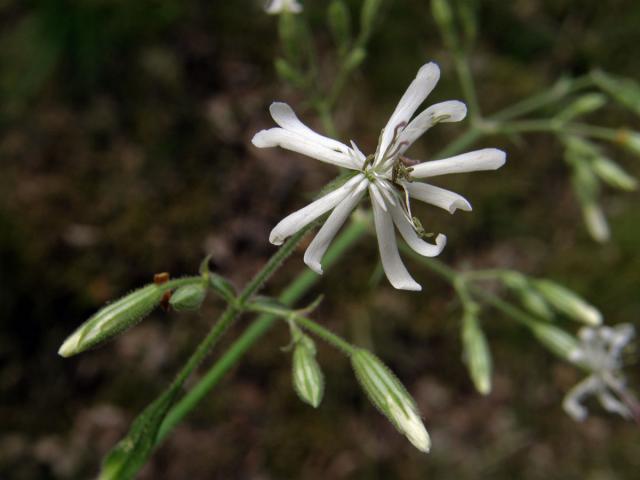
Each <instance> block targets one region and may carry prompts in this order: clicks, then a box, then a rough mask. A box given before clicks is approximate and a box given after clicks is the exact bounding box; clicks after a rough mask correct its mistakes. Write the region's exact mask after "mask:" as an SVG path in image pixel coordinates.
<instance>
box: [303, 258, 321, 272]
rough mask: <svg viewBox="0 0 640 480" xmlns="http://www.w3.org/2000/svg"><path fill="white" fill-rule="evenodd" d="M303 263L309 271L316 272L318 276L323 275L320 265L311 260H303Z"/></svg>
mask: <svg viewBox="0 0 640 480" xmlns="http://www.w3.org/2000/svg"><path fill="white" fill-rule="evenodd" d="M304 263H306V264H307V267H309V268H310V269H311V270H313V271H314V272H316V273H317V274H318V275H322V274H323V273H324V272H323V270H322V265H320V262H314V261H312V260H307V259H306V258H305V259H304Z"/></svg>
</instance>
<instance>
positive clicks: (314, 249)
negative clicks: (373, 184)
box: [304, 181, 367, 275]
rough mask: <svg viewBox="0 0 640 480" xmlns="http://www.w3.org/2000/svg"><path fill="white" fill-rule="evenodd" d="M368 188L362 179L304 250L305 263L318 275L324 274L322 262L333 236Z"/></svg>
mask: <svg viewBox="0 0 640 480" xmlns="http://www.w3.org/2000/svg"><path fill="white" fill-rule="evenodd" d="M366 188H367V182H365V181H361V182H360V184H359V185H358V186H357V187H356V188H355V190H354V191H353V192H351V194H349V196H348V197H347V198H345V199H344V200H343V201H342V202H340V204H339V205H338V206H337V207H336V208H335V209H334V210H333V212H331V215H329V218H327V221H326V222H324V225H323V226H322V228H321V229H320V231H319V232H318V234H317V235H316V236H315V238H314V239H313V240H312V241H311V243H310V244H309V246H308V247H307V250H306V251H305V252H304V263H306V264H307V265H308V266H309V268H310V269H311V270H313V271H314V272H316V273H317V274H318V275H322V265H321V264H320V262H321V261H322V257H323V256H324V254H325V252H326V251H327V248H329V244H330V243H331V240H333V237H335V236H336V234H337V233H338V230H340V227H341V226H342V225H343V224H344V222H345V221H346V220H347V218H348V217H349V215H350V214H351V212H352V211H353V209H354V208H355V207H356V206H357V205H358V203H359V202H360V199H362V196H363V195H364V191H365V189H366Z"/></svg>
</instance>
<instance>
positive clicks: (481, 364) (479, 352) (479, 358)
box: [462, 311, 491, 395]
mask: <svg viewBox="0 0 640 480" xmlns="http://www.w3.org/2000/svg"><path fill="white" fill-rule="evenodd" d="M462 346H463V348H464V356H465V361H466V364H467V367H468V369H469V374H470V375H471V380H473V384H474V385H475V387H476V390H478V392H480V393H481V394H483V395H487V394H488V393H489V392H491V353H490V352H489V345H488V343H487V338H486V336H485V334H484V332H483V331H482V328H481V327H480V322H479V321H478V318H477V317H476V315H475V313H474V312H473V311H466V312H465V314H464V317H463V318H462Z"/></svg>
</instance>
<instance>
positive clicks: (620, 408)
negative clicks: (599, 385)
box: [598, 388, 632, 418]
mask: <svg viewBox="0 0 640 480" xmlns="http://www.w3.org/2000/svg"><path fill="white" fill-rule="evenodd" d="M598 400H600V405H602V407H603V408H604V409H605V410H606V411H607V412H611V413H617V414H618V415H620V416H621V417H623V418H631V417H632V414H631V410H629V408H628V407H627V406H626V405H625V404H624V403H622V402H621V401H620V400H618V399H617V398H616V397H614V396H613V395H612V394H611V393H610V392H609V391H607V390H606V389H604V388H603V389H602V390H600V391H599V392H598Z"/></svg>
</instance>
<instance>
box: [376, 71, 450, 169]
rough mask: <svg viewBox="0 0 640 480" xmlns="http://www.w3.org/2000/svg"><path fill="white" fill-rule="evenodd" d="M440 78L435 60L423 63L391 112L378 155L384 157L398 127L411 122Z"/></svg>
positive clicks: (378, 159) (377, 159)
mask: <svg viewBox="0 0 640 480" xmlns="http://www.w3.org/2000/svg"><path fill="white" fill-rule="evenodd" d="M439 79H440V68H438V65H436V64H435V63H433V62H430V63H427V64H425V65H423V66H422V67H421V68H420V70H418V74H417V75H416V78H415V79H414V80H413V81H412V82H411V84H410V85H409V87H408V88H407V91H406V92H405V93H404V95H403V96H402V98H401V99H400V101H399V102H398V106H397V107H396V109H395V110H394V111H393V113H392V114H391V117H390V118H389V121H388V122H387V125H386V126H385V127H384V131H383V132H382V138H381V139H380V145H378V157H382V156H383V155H384V154H385V152H386V150H387V148H388V147H389V145H390V144H391V141H392V140H393V136H394V134H395V133H397V132H396V127H397V126H398V125H399V124H401V123H402V122H406V123H409V120H411V117H412V116H413V114H414V113H415V111H416V110H417V109H418V107H419V106H420V104H421V103H422V102H424V99H425V98H427V96H428V95H429V94H430V93H431V91H432V90H433V88H434V87H435V86H436V83H438V80H439ZM380 160H381V158H376V162H378V161H380Z"/></svg>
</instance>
